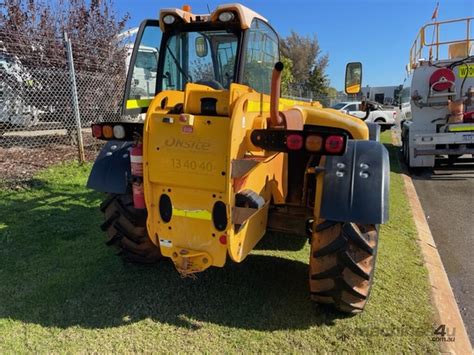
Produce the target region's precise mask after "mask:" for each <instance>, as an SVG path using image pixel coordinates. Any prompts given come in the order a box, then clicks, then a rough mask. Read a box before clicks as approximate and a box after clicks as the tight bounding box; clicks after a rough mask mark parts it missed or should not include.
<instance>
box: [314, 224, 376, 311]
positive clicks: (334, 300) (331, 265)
mask: <svg viewBox="0 0 474 355" xmlns="http://www.w3.org/2000/svg"><path fill="white" fill-rule="evenodd" d="M377 241H378V228H377V227H376V226H375V225H359V224H356V223H341V222H333V221H325V222H323V223H321V224H319V225H318V226H317V227H316V229H315V232H314V233H313V236H312V240H311V255H310V275H309V276H310V280H309V284H310V291H311V298H312V299H313V300H314V301H316V302H318V303H328V304H333V305H334V306H335V308H336V309H338V310H339V311H342V312H345V313H359V312H362V310H363V309H364V307H365V305H366V303H367V300H368V298H369V294H370V288H371V286H372V281H373V277H374V268H375V259H376V255H377Z"/></svg>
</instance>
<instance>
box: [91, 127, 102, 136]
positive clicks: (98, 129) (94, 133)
mask: <svg viewBox="0 0 474 355" xmlns="http://www.w3.org/2000/svg"><path fill="white" fill-rule="evenodd" d="M92 137H95V138H100V137H102V127H101V126H99V125H93V126H92Z"/></svg>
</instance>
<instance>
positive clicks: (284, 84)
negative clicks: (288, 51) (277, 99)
mask: <svg viewBox="0 0 474 355" xmlns="http://www.w3.org/2000/svg"><path fill="white" fill-rule="evenodd" d="M281 62H282V63H283V65H284V68H283V72H282V74H281V94H282V95H291V91H290V88H291V85H292V84H293V83H294V81H295V78H294V77H293V62H292V61H291V59H290V58H287V57H285V56H281Z"/></svg>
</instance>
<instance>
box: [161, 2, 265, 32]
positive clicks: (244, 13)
mask: <svg viewBox="0 0 474 355" xmlns="http://www.w3.org/2000/svg"><path fill="white" fill-rule="evenodd" d="M183 8H186V6H183ZM227 11H229V12H232V13H234V15H235V16H236V18H237V20H238V22H239V24H240V28H241V29H243V30H244V29H247V28H250V26H251V25H252V21H253V20H254V19H259V20H262V21H264V22H267V23H268V20H267V19H266V18H265V17H263V16H262V15H260V14H258V13H257V12H255V11H253V10H251V9H249V8H248V7H246V6H244V5H242V4H239V3H230V4H223V5H219V6H218V7H217V8H216V9H215V10H214V11H213V12H212V13H210V14H194V13H192V12H191V11H186V10H182V9H178V8H166V9H161V10H160V26H161V29H162V30H163V31H164V30H165V25H164V23H163V21H162V20H163V17H164V16H166V15H174V16H176V17H178V18H180V19H181V20H183V21H184V22H185V23H192V22H218V21H219V15H220V14H221V13H222V12H227Z"/></svg>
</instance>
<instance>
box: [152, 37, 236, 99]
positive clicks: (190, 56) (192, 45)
mask: <svg viewBox="0 0 474 355" xmlns="http://www.w3.org/2000/svg"><path fill="white" fill-rule="evenodd" d="M237 43H238V37H237V36H236V35H235V34H233V33H230V32H228V31H226V30H210V31H196V32H181V33H177V34H172V35H170V36H169V37H168V38H167V41H166V43H165V48H164V67H163V77H162V82H161V87H162V89H163V90H184V88H185V86H186V83H197V84H202V85H207V86H210V87H212V88H214V89H220V90H222V89H228V88H229V86H230V84H231V83H232V82H233V81H234V70H235V58H236V51H237Z"/></svg>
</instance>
